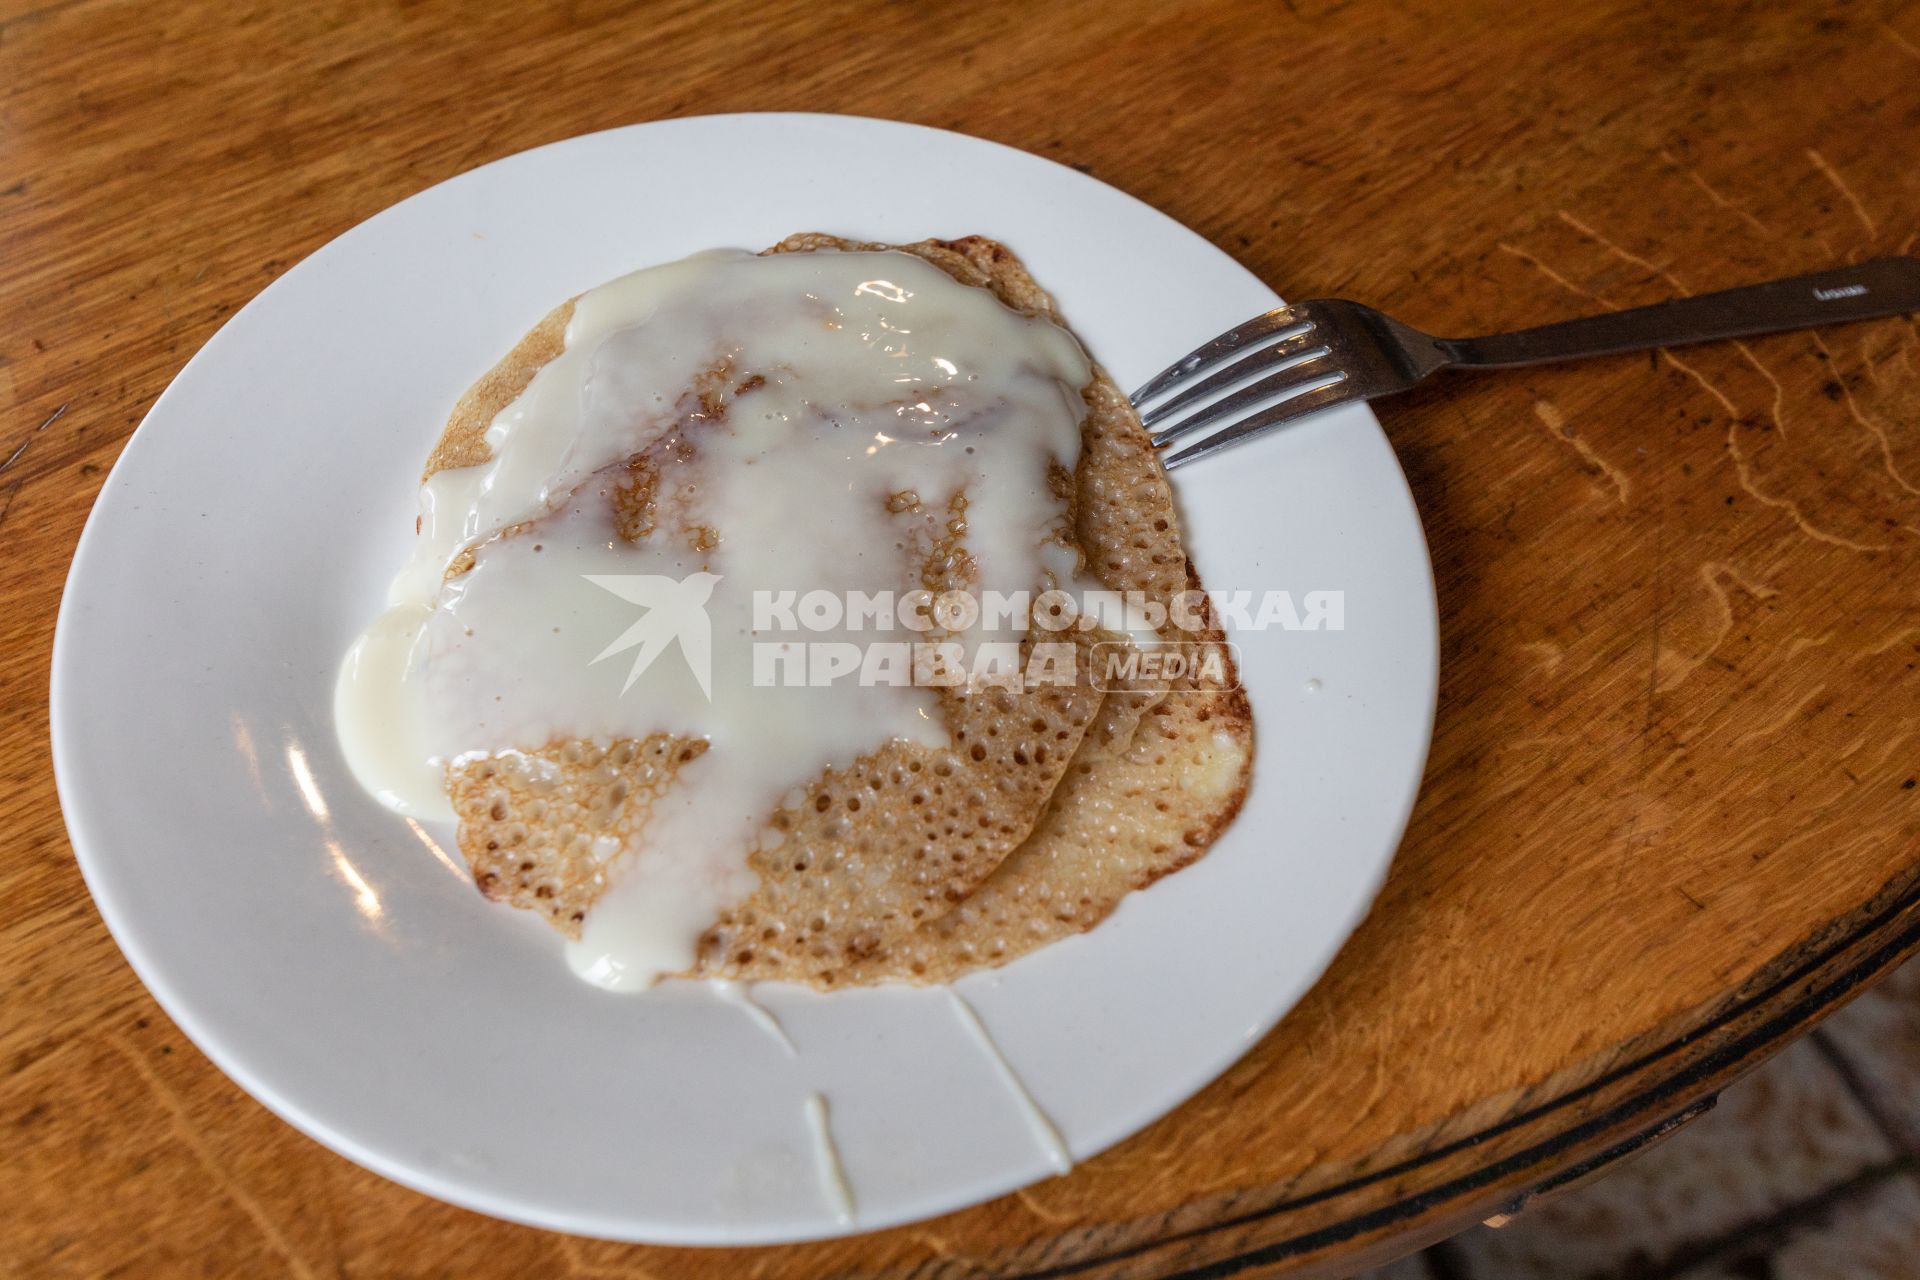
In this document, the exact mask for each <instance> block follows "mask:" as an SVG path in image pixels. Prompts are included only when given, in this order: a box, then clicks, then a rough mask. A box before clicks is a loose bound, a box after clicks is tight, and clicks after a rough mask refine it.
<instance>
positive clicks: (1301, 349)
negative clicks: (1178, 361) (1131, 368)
mask: <svg viewBox="0 0 1920 1280" xmlns="http://www.w3.org/2000/svg"><path fill="white" fill-rule="evenodd" d="M1316 348H1317V350H1316ZM1326 354H1327V344H1326V342H1325V341H1324V339H1322V338H1321V336H1320V335H1319V333H1318V331H1317V329H1316V328H1315V326H1314V325H1313V323H1312V322H1311V321H1309V322H1308V323H1307V327H1306V328H1305V329H1302V330H1301V331H1300V332H1299V333H1296V334H1293V335H1291V336H1289V337H1285V338H1282V339H1280V341H1278V342H1275V343H1273V344H1271V345H1269V346H1264V347H1261V348H1260V349H1259V350H1257V351H1255V352H1253V353H1252V354H1251V355H1248V356H1245V357H1243V358H1241V359H1239V360H1235V361H1234V362H1233V363H1232V364H1230V365H1228V366H1226V367H1225V368H1224V369H1221V370H1220V371H1219V372H1217V373H1210V374H1208V375H1207V376H1206V377H1204V378H1200V379H1198V380H1197V381H1196V382H1194V383H1193V385H1192V386H1189V387H1184V388H1182V389H1181V391H1180V392H1179V393H1178V394H1177V395H1173V396H1169V397H1168V398H1167V399H1165V400H1162V401H1161V402H1160V403H1159V404H1156V405H1155V406H1153V408H1151V409H1148V410H1147V411H1146V412H1144V413H1142V414H1141V415H1140V425H1141V426H1143V427H1151V426H1152V425H1153V424H1154V423H1156V422H1160V421H1162V420H1164V419H1166V418H1169V417H1171V416H1172V415H1174V414H1175V413H1178V412H1179V411H1180V410H1182V409H1184V408H1186V407H1187V406H1188V405H1190V404H1193V403H1194V402H1195V401H1199V400H1205V399H1206V398H1207V397H1208V396H1210V395H1214V394H1216V393H1218V392H1221V391H1225V390H1227V389H1228V388H1229V387H1232V386H1233V385H1235V384H1236V383H1239V382H1242V381H1244V380H1245V379H1247V378H1250V377H1252V376H1253V375H1254V374H1256V373H1259V372H1260V371H1261V370H1263V369H1267V368H1270V367H1272V366H1274V365H1277V364H1281V363H1283V362H1286V361H1296V362H1298V363H1301V364H1304V363H1306V360H1312V359H1314V358H1316V357H1319V356H1323V355H1326ZM1302 356H1304V357H1305V358H1306V359H1305V360H1302V359H1300V357H1302Z"/></svg>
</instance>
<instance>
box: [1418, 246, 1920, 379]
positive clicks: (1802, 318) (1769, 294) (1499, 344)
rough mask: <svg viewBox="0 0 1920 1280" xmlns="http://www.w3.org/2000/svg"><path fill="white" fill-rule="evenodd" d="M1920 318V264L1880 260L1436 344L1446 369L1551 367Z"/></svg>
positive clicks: (1886, 259) (1908, 259)
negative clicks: (1897, 318) (1916, 313)
mask: <svg viewBox="0 0 1920 1280" xmlns="http://www.w3.org/2000/svg"><path fill="white" fill-rule="evenodd" d="M1911 311H1920V260H1916V259H1913V258H1908V257H1896V258H1876V259H1874V260H1873V261H1872V262H1863V263H1861V264H1860V265H1858V266H1853V267H1840V268H1837V269H1835V270H1832V271H1816V272H1814V273H1813V274H1812V275H1806V276H1788V277H1787V278H1786V279H1784V280H1769V281H1768V282H1767V283H1765V284H1751V285H1747V286H1746V287H1744V288H1740V289H1724V290H1722V291H1720V292H1719V293H1702V294H1697V295H1695V296H1693V297H1690V298H1676V299H1674V300H1673V301H1672V302H1656V303H1654V304H1653V305H1652V306H1649V307H1633V308H1630V309H1629V310H1626V311H1610V312H1607V313H1606V314H1605V315H1598V316H1587V317H1584V318H1582V319H1579V320H1567V321H1564V322H1562V323H1560V324H1545V325H1541V326H1540V327H1538V328H1536V329H1520V330H1516V331H1515V332H1513V333H1497V334H1493V335H1492V336H1490V337H1485V338H1440V339H1437V340H1436V345H1438V346H1439V348H1440V350H1441V351H1442V353H1444V354H1445V356H1446V357H1447V362H1448V363H1449V364H1453V365H1463V366H1468V367H1477V368H1489V369H1493V368H1504V367H1512V366H1514V365H1523V364H1545V363H1548V362H1550V361H1554V360H1574V359H1578V358H1580V357H1582V356H1605V355H1614V354H1616V353H1618V352H1622V351H1645V350H1648V349H1649V348H1653V347H1677V346H1681V345H1684V344H1686V343H1689V342H1711V341H1714V340H1715V339H1719V338H1744V337H1747V336H1749V335H1752V334H1756V333H1777V332H1779V331H1780V330H1782V329H1810V328H1812V327H1813V326H1815V325H1822V324H1840V323H1843V322H1845V321H1848V320H1872V319H1876V318H1879V317H1881V316H1893V315H1901V314H1903V313H1906V312H1911Z"/></svg>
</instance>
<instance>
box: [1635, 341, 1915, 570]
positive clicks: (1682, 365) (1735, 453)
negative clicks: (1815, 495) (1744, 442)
mask: <svg viewBox="0 0 1920 1280" xmlns="http://www.w3.org/2000/svg"><path fill="white" fill-rule="evenodd" d="M1660 354H1661V356H1662V357H1663V358H1664V359H1665V360H1666V361H1667V363H1668V364H1670V365H1672V366H1673V367H1674V368H1676V369H1678V370H1679V371H1680V372H1682V373H1684V374H1686V375H1687V376H1688V377H1689V378H1692V379H1693V380H1694V381H1695V382H1697V383H1699V384H1700V385H1701V386H1702V387H1703V388H1705V389H1706V391H1707V393H1708V394H1709V395H1711V396H1712V397H1713V398H1714V399H1715V400H1718V401H1719V402H1720V405H1721V407H1722V408H1724V409H1725V410H1726V411H1727V456H1728V457H1730V458H1731V459H1732V460H1733V470H1734V475H1735V477H1736V478H1737V479H1738V480H1739V481H1740V487H1741V488H1742V489H1745V490H1746V491H1747V492H1748V493H1749V494H1751V495H1753V497H1754V498H1756V499H1758V500H1759V502H1760V503H1761V504H1762V505H1764V506H1769V507H1772V508H1774V509H1775V510H1776V511H1784V512H1786V513H1787V515H1789V516H1791V517H1792V518H1793V522H1794V524H1796V525H1798V526H1799V528H1800V531H1801V532H1802V533H1804V534H1806V535H1807V536H1808V537H1809V538H1812V539H1814V540H1815V541H1818V542H1826V543H1831V544H1832V545H1833V546H1836V547H1845V548H1847V550H1849V551H1885V550H1886V549H1887V547H1886V544H1885V543H1868V542H1855V541H1853V540H1852V539H1851V538H1843V537H1841V536H1840V535H1839V534H1837V533H1829V532H1827V531H1826V530H1825V529H1822V528H1820V527H1819V526H1818V525H1816V524H1814V523H1813V522H1812V521H1811V520H1808V519H1807V517H1806V516H1805V515H1804V514H1802V512H1801V510H1800V507H1799V505H1798V504H1797V503H1795V502H1794V501H1793V500H1792V499H1791V498H1779V497H1775V496H1774V495H1773V494H1770V493H1767V492H1766V491H1765V490H1763V489H1761V488H1760V486H1759V485H1758V484H1757V483H1755V481H1754V477H1753V465H1752V463H1750V462H1749V461H1748V460H1747V456H1746V454H1745V453H1744V452H1743V451H1742V450H1741V448H1740V438H1739V431H1740V410H1739V409H1738V408H1736V407H1735V406H1734V403H1733V400H1732V399H1731V398H1730V397H1728V395H1727V393H1726V392H1724V391H1722V390H1721V389H1720V388H1719V387H1716V386H1715V385H1713V383H1712V382H1710V381H1708V380H1707V376H1706V375H1705V374H1703V373H1701V372H1700V371H1699V370H1698V369H1696V368H1694V367H1693V366H1692V365H1690V364H1688V363H1686V361H1684V360H1682V359H1680V357H1678V356H1676V355H1674V354H1673V352H1671V351H1664V350H1663V351H1662V352H1661V353H1660Z"/></svg>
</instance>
